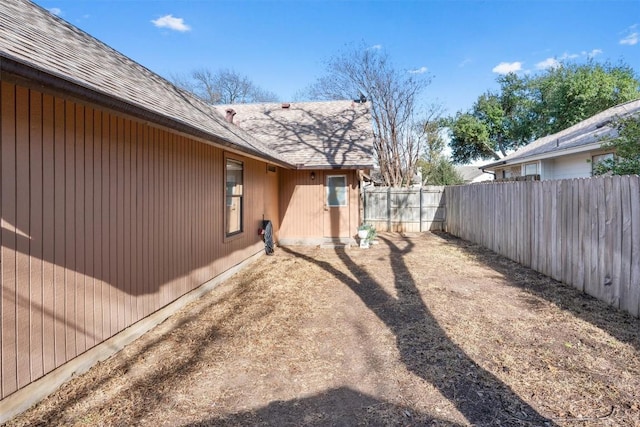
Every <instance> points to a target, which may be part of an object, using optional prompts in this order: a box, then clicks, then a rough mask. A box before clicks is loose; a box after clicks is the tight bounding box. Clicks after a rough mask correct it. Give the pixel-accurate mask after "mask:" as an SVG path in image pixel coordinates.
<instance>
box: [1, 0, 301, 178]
mask: <svg viewBox="0 0 640 427" xmlns="http://www.w3.org/2000/svg"><path fill="white" fill-rule="evenodd" d="M0 61H1V62H0V66H1V69H2V72H10V73H12V74H16V75H18V76H21V77H25V78H27V79H29V80H33V81H36V82H38V83H41V84H44V85H47V86H48V87H51V88H53V89H55V90H59V91H64V92H65V93H70V94H72V95H74V96H77V97H80V98H81V99H87V100H89V101H93V102H96V103H99V104H100V105H104V106H107V107H110V108H114V109H117V110H121V111H125V112H127V113H129V114H132V115H135V116H137V117H141V118H145V119H148V120H150V121H154V122H156V123H158V122H160V123H162V124H164V125H166V126H168V127H171V128H173V129H176V130H178V131H180V132H184V133H186V134H189V135H192V136H194V137H197V138H202V139H204V140H206V141H208V142H211V143H217V144H220V145H224V146H228V147H230V148H233V149H236V150H239V151H241V152H244V153H246V154H249V155H253V156H256V157H259V158H262V159H266V160H269V161H272V162H274V163H276V164H279V165H281V166H285V167H291V166H292V165H290V164H287V162H286V161H283V160H282V157H281V156H279V154H278V153H275V152H274V151H272V150H271V149H270V148H269V147H267V146H266V145H265V144H263V143H262V142H260V141H259V140H257V139H256V138H255V137H253V136H252V135H250V134H248V133H246V132H244V131H242V130H241V129H238V128H237V127H235V126H232V125H230V124H229V123H227V122H226V121H225V120H224V119H223V118H221V117H220V115H219V114H218V113H217V112H216V111H215V109H214V108H213V107H212V106H210V105H208V104H206V103H204V102H202V101H201V100H199V99H197V98H196V97H194V96H192V95H191V94H189V93H187V92H185V91H183V90H180V89H178V88H177V87H176V86H174V85H173V84H171V83H169V82H168V81H167V80H165V79H163V78H162V77H160V76H159V75H157V74H155V73H153V72H152V71H150V70H148V69H147V68H145V67H143V66H141V65H140V64H138V63H136V62H135V61H133V60H131V59H129V58H128V57H126V56H124V55H122V54H121V53H119V52H117V51H116V50H114V49H112V48H111V47H109V46H107V45H105V44H104V43H102V42H100V41H99V40H97V39H95V38H94V37H92V36H90V35H88V34H87V33H85V32H83V31H82V30H80V29H78V28H76V27H74V26H73V25H71V24H69V23H67V22H66V21H64V20H62V19H60V18H59V17H57V16H54V15H52V14H51V13H49V12H47V11H46V10H44V9H42V8H41V7H39V6H37V5H35V4H33V3H31V2H29V1H27V0H2V2H0Z"/></svg>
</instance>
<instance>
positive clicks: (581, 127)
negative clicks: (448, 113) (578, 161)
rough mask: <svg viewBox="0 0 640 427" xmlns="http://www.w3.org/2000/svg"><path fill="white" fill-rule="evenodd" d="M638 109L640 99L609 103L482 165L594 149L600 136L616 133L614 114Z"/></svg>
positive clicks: (490, 166) (617, 115)
mask: <svg viewBox="0 0 640 427" xmlns="http://www.w3.org/2000/svg"><path fill="white" fill-rule="evenodd" d="M638 113H640V99H637V100H635V101H629V102H626V103H624V104H620V105H617V106H615V107H611V108H609V109H608V110H605V111H602V112H600V113H598V114H596V115H595V116H592V117H589V118H588V119H586V120H583V121H581V122H579V123H577V124H575V125H573V126H571V127H569V128H567V129H565V130H562V131H560V132H558V133H554V134H552V135H547V136H545V137H543V138H540V139H537V140H535V141H533V142H532V143H530V144H528V145H525V146H524V147H522V148H521V149H519V150H517V151H514V152H513V153H511V154H509V155H508V156H505V157H504V158H502V159H501V160H500V161H497V162H493V163H490V164H488V165H486V166H484V168H492V167H497V166H500V165H503V164H514V163H523V162H527V161H534V160H540V159H546V158H551V157H558V156H562V155H565V154H572V153H576V152H581V151H588V150H593V149H597V148H599V147H600V145H601V144H602V139H603V138H606V137H614V136H616V135H617V131H616V129H615V127H614V126H613V122H614V121H615V120H616V119H617V118H623V117H628V116H630V115H633V114H638Z"/></svg>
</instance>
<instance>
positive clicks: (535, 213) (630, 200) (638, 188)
mask: <svg viewBox="0 0 640 427" xmlns="http://www.w3.org/2000/svg"><path fill="white" fill-rule="evenodd" d="M445 194H446V198H447V206H446V213H447V217H446V226H445V231H447V232H448V233H450V234H453V235H455V236H458V237H460V238H462V239H465V240H469V241H472V242H474V243H477V244H479V245H482V246H484V247H486V248H489V249H491V250H493V251H495V252H497V253H499V254H501V255H504V256H506V257H508V258H510V259H512V260H514V261H516V262H518V263H520V264H523V265H525V266H527V267H531V268H532V269H534V270H536V271H539V272H541V273H543V274H545V275H547V276H550V277H552V278H554V279H556V280H558V281H562V282H564V283H566V284H569V285H571V286H574V287H576V288H577V289H580V290H582V291H584V292H586V293H588V294H590V295H592V296H594V297H596V298H598V299H600V300H603V301H605V302H607V303H608V304H611V305H613V306H615V307H619V308H621V309H623V310H626V311H628V312H629V313H631V314H632V315H634V316H638V315H639V313H640V177H638V176H624V177H617V176H616V177H599V178H587V179H573V180H558V181H540V182H536V181H530V182H507V183H495V184H487V185H463V186H451V187H446V189H445Z"/></svg>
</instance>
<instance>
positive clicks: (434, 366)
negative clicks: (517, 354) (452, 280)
mask: <svg viewBox="0 0 640 427" xmlns="http://www.w3.org/2000/svg"><path fill="white" fill-rule="evenodd" d="M398 236H399V235H398ZM379 239H380V240H381V241H382V242H383V243H384V244H386V245H387V247H388V248H389V251H390V254H389V262H390V265H391V269H392V272H393V281H394V288H395V292H396V295H395V296H392V295H389V294H388V293H387V292H386V291H385V290H384V288H383V286H382V285H381V284H380V283H379V282H378V281H377V280H376V278H374V277H371V275H369V274H368V273H367V272H366V271H365V270H363V269H362V268H360V267H359V266H358V265H357V264H356V263H355V262H354V261H353V260H352V259H351V257H350V256H349V254H348V253H347V252H346V251H345V250H344V249H340V248H336V254H337V256H338V258H339V259H340V260H341V261H342V262H343V263H344V265H345V266H346V267H347V269H348V270H349V273H350V274H347V273H345V272H343V271H341V270H340V269H338V268H336V267H335V266H333V265H331V264H330V263H328V262H325V261H320V260H316V259H313V258H311V257H309V256H307V255H305V254H303V253H299V252H296V251H295V250H293V249H291V248H287V247H284V248H282V250H284V251H286V252H289V253H291V254H293V255H295V256H297V257H300V258H301V259H304V260H306V261H308V262H310V263H313V264H315V265H317V266H319V267H321V268H322V269H324V270H325V271H326V272H328V273H329V274H331V275H332V276H334V277H335V278H336V279H338V280H340V281H341V282H342V283H344V284H345V285H346V286H348V287H349V288H350V289H351V290H352V291H353V292H354V293H355V294H356V295H358V297H359V298H360V299H361V300H362V302H363V303H364V304H365V305H366V306H367V307H368V308H369V309H370V310H371V311H372V312H373V313H375V315H376V316H377V317H378V318H379V319H380V320H381V321H382V322H384V323H385V325H386V326H387V327H388V328H389V329H390V330H391V332H392V333H393V334H394V336H395V338H396V346H397V348H398V350H399V352H400V355H401V359H402V362H403V363H404V365H405V366H406V367H407V368H408V369H409V370H410V371H411V372H413V373H414V374H416V375H417V376H418V377H420V378H422V379H424V380H426V381H428V382H429V383H431V384H432V385H433V386H435V387H436V388H437V389H438V390H439V392H440V393H441V394H442V395H443V396H444V397H446V398H447V399H448V400H449V401H450V402H451V403H452V404H453V405H454V406H455V407H456V408H457V410H458V411H459V412H460V413H461V414H462V415H463V416H464V417H465V418H466V420H467V421H469V423H470V424H472V425H485V426H488V425H503V426H518V425H527V426H529V425H544V426H554V425H555V423H554V422H553V421H552V420H550V419H548V418H546V417H544V416H542V415H541V414H539V413H538V412H537V411H536V410H535V409H534V408H533V407H532V406H531V405H529V404H528V403H527V402H526V401H524V400H523V399H522V398H520V396H518V394H517V393H515V392H514V391H513V390H511V389H510V388H509V386H507V385H506V384H504V383H503V382H502V381H500V379H498V378H497V377H495V376H494V375H493V374H491V373H490V372H488V371H486V370H485V369H483V368H482V367H481V366H479V365H478V364H477V363H476V362H475V361H473V360H472V359H471V358H470V357H469V356H468V355H467V354H466V353H465V352H464V350H463V349H462V348H460V347H459V346H458V345H457V344H455V343H454V342H453V341H452V340H451V339H450V338H449V337H448V336H447V334H446V332H445V331H444V330H443V329H442V327H440V325H439V324H438V321H437V320H436V318H435V317H434V316H433V315H432V314H431V313H430V311H429V309H428V308H427V306H426V305H425V304H424V302H423V300H422V297H421V295H420V293H419V290H418V288H417V286H416V283H415V281H414V279H413V277H412V275H411V272H410V270H409V268H408V267H407V265H406V263H405V260H404V258H403V257H404V256H405V255H407V254H409V253H410V252H411V251H412V249H413V246H414V244H413V243H412V241H411V240H410V239H408V238H405V237H400V236H399V241H397V240H395V239H394V240H392V239H391V237H388V236H387V237H382V236H379Z"/></svg>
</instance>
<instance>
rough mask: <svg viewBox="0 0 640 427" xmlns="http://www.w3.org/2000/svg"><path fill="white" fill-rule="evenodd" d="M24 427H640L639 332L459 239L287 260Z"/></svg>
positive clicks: (410, 239)
mask: <svg viewBox="0 0 640 427" xmlns="http://www.w3.org/2000/svg"><path fill="white" fill-rule="evenodd" d="M9 425H10V426H24V425H92V426H93V425H114V426H115V425H118V426H120V425H123V426H124V425H127V426H128V425H143V426H159V425H166V426H207V425H273V426H283V425H295V426H304V425H337V426H342V425H344V426H347V425H348V426H351V425H420V426H423V425H438V426H466V425H478V426H481V425H485V426H489V425H490V426H614V425H616V426H634V425H635V426H640V321H639V320H638V319H634V318H632V317H630V316H628V315H626V314H624V313H622V312H619V311H617V310H614V309H611V308H608V307H606V306H605V305H604V304H602V303H600V302H598V301H596V300H594V299H593V298H590V297H588V296H585V295H583V294H581V293H579V292H577V291H575V290H573V289H572V288H569V287H566V286H563V285H561V284H559V283H557V282H555V281H553V280H551V279H549V278H546V277H544V276H542V275H540V274H538V273H535V272H533V271H531V270H529V269H526V268H523V267H521V266H519V265H517V264H515V263H513V262H511V261H508V260H506V259H505V258H502V257H500V256H498V255H496V254H494V253H491V252H488V251H486V250H484V249H482V248H480V247H478V246H476V245H473V244H470V243H468V242H465V241H462V240H458V239H455V238H452V237H450V236H447V235H445V234H431V233H426V234H415V235H411V236H401V235H399V234H382V235H381V236H379V244H377V245H373V246H372V247H371V248H370V249H367V250H363V249H359V248H351V249H347V250H344V249H320V248H303V247H290V248H278V249H277V250H276V253H275V255H274V256H271V257H262V258H261V259H260V260H259V261H258V262H257V263H255V264H253V265H252V266H251V267H250V268H249V269H247V270H245V271H244V272H242V273H239V274H237V275H236V276H234V277H233V278H232V279H230V280H229V281H227V282H226V283H224V284H222V285H220V286H219V287H217V288H216V289H215V290H214V291H213V292H212V293H211V294H209V295H207V296H206V297H204V298H202V299H201V300H199V301H197V302H195V303H193V304H191V305H189V306H188V307H186V308H185V309H184V310H182V311H181V312H179V313H177V314H176V315H174V316H173V317H172V318H170V319H169V320H167V321H166V322H164V323H163V324H162V325H160V326H158V327H157V328H155V329H154V330H152V331H151V332H149V333H148V334H146V335H145V336H143V337H142V338H141V339H139V340H137V341H136V342H135V343H133V344H131V345H129V346H128V347H126V348H125V349H124V350H122V351H121V352H120V353H118V354H116V355H115V356H113V357H112V358H110V359H108V360H107V361H105V362H103V363H100V364H99V365H97V366H95V367H94V368H93V369H91V370H90V371H89V372H87V373H86V374H84V375H81V376H78V377H76V378H75V379H73V380H72V381H70V382H69V383H67V384H65V385H64V386H63V387H62V388H61V389H60V390H59V391H58V392H56V393H55V394H53V395H51V396H50V397H49V398H47V399H46V400H45V401H43V402H42V403H41V404H39V405H37V406H36V407H34V408H32V409H31V410H30V411H28V412H26V413H24V414H23V415H21V416H20V417H18V418H16V419H14V420H13V421H12V422H10V423H9Z"/></svg>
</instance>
